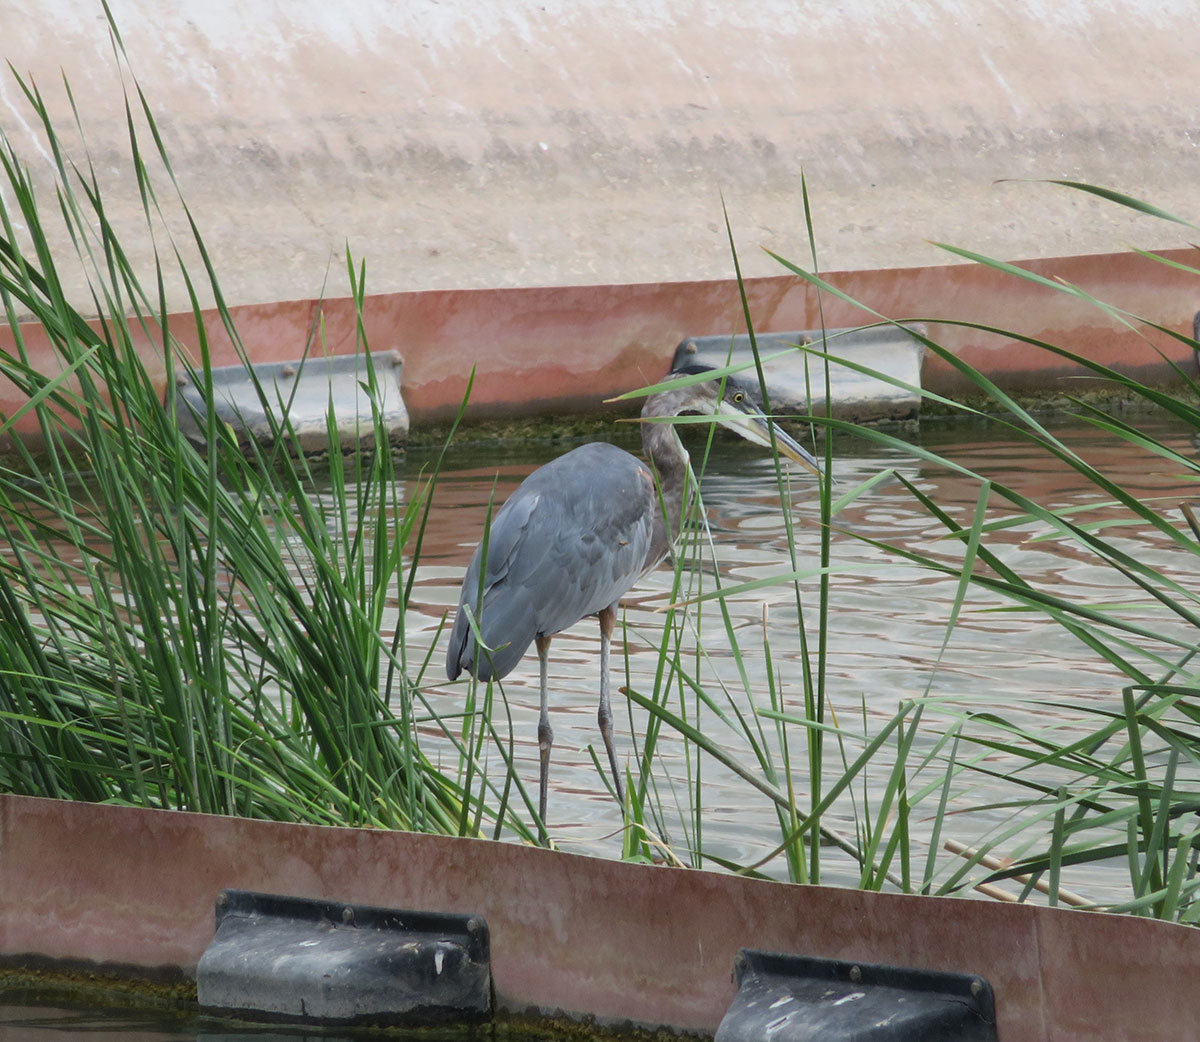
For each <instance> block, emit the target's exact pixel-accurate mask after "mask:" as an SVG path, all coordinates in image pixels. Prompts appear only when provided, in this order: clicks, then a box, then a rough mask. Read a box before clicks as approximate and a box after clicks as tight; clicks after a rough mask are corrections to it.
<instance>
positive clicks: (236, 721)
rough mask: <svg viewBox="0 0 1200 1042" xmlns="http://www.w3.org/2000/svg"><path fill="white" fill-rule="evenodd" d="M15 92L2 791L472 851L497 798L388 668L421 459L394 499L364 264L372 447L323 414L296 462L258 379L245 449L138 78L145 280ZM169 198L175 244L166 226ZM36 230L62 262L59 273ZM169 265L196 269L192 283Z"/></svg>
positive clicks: (86, 172) (417, 689)
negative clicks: (45, 348) (431, 746)
mask: <svg viewBox="0 0 1200 1042" xmlns="http://www.w3.org/2000/svg"><path fill="white" fill-rule="evenodd" d="M113 31H114V34H115V33H116V29H115V26H113ZM115 39H116V42H117V44H118V54H119V55H120V56H123V51H121V50H120V38H119V35H116V36H115ZM16 82H17V84H18V86H19V88H20V90H21V91H22V92H23V94H24V97H25V101H26V102H27V103H28V105H29V108H30V111H31V112H32V113H33V114H34V116H35V117H36V118H37V120H39V121H40V124H41V127H40V129H41V131H42V134H43V137H44V139H45V141H46V142H47V144H48V148H49V153H50V155H51V156H52V159H53V164H54V178H53V184H52V186H51V188H50V190H49V191H48V192H47V191H44V190H43V192H42V193H41V194H39V192H38V191H37V190H36V189H35V185H34V181H33V178H32V176H31V174H30V172H29V170H28V168H27V167H26V166H25V165H24V164H23V162H22V160H21V157H20V156H19V155H18V154H17V152H16V150H15V148H14V146H13V144H12V143H11V142H10V141H8V140H3V141H0V145H2V152H0V165H2V167H3V171H2V176H3V178H4V181H5V188H6V192H5V193H4V195H3V199H4V200H6V205H5V206H4V207H0V221H2V227H0V233H2V234H0V300H2V301H3V305H4V309H5V315H6V317H7V320H8V324H9V328H10V330H11V332H12V335H13V337H14V340H15V347H14V349H13V350H12V351H11V352H4V353H3V355H2V356H0V378H6V379H8V380H10V381H12V382H13V383H14V384H15V385H16V386H17V387H18V388H20V389H21V390H22V391H23V392H24V393H25V394H26V395H27V398H28V402H27V404H26V405H25V406H24V407H23V408H22V409H21V410H19V412H18V413H17V414H16V415H14V416H9V417H2V418H0V438H2V439H3V440H4V441H5V443H6V444H8V445H9V446H10V450H9V455H8V456H7V457H6V458H5V461H4V463H3V465H2V466H0V537H2V539H3V541H4V543H5V545H6V551H5V553H4V554H3V555H0V619H2V620H3V623H4V624H3V626H2V627H0V790H3V791H8V792H17V793H28V794H35V795H46V796H55V797H62V798H73V799H87V800H95V801H116V802H122V803H131V804H136V805H141V806H151V807H168V808H176V809H187V810H196V811H206V812H215V813H226V814H241V815H251V816H259V817H268V818H279V819H285V820H303V821H314V822H322V823H331V824H335V823H336V824H357V825H371V826H380V827H399V828H410V829H421V830H428V831H437V832H446V833H451V834H460V833H467V834H478V833H479V832H480V831H481V829H482V827H483V821H484V819H485V818H486V819H489V820H491V818H492V817H493V814H494V811H493V806H494V800H493V799H492V785H493V782H492V779H491V778H490V777H489V776H488V775H487V772H486V771H483V770H481V769H474V770H473V769H472V768H473V766H474V765H475V763H476V760H475V758H476V757H477V755H478V754H479V749H478V747H468V746H467V745H465V744H463V743H461V742H460V741H459V740H458V737H457V721H455V720H443V719H441V718H440V717H439V716H438V714H437V712H436V711H435V710H434V708H433V707H431V706H430V704H429V703H428V701H427V700H426V698H425V696H424V694H423V692H422V688H421V683H422V678H423V675H424V670H425V667H426V664H427V663H426V662H412V661H409V659H408V655H407V641H406V639H405V633H404V619H405V609H406V606H407V603H408V598H409V596H410V594H411V591H412V586H413V581H414V578H415V569H416V563H417V560H418V557H419V548H420V544H421V540H422V537H423V534H424V530H425V524H426V521H427V518H428V505H429V501H430V497H431V496H432V493H433V489H434V485H435V481H436V477H437V470H438V465H440V459H439V460H437V461H436V462H435V464H434V466H433V467H432V468H431V469H430V470H429V472H428V473H425V474H423V475H421V476H419V477H418V479H417V480H416V481H413V482H410V483H409V484H408V488H407V491H406V488H405V484H404V483H403V482H401V481H400V480H398V475H397V472H396V465H395V460H394V457H393V454H392V453H391V451H389V446H388V431H387V426H386V423H385V418H384V416H383V414H382V412H381V409H380V400H381V395H382V391H381V387H382V385H381V383H380V381H379V379H378V378H377V374H376V373H375V371H374V368H373V367H372V365H371V362H370V358H371V356H370V353H369V345H368V344H367V343H366V340H365V336H364V335H363V324H362V322H361V311H362V308H363V306H364V302H365V292H366V290H365V268H364V266H362V265H359V266H357V267H356V266H355V264H354V263H353V262H352V261H351V259H350V257H349V256H347V275H348V278H349V280H350V285H351V293H352V296H353V299H354V301H355V305H356V307H357V308H358V310H359V314H360V321H359V324H358V331H359V339H358V344H357V350H358V351H359V352H360V353H362V355H363V356H364V357H365V358H366V359H367V376H366V380H365V390H366V393H367V395H368V397H369V399H370V402H371V406H370V411H371V415H370V416H368V417H357V419H358V421H359V422H360V423H363V424H365V425H366V426H367V427H368V428H369V431H368V436H367V437H366V439H365V446H364V447H363V448H362V449H360V450H359V451H356V452H353V453H351V454H350V455H348V456H345V457H343V455H342V454H341V453H340V452H339V451H338V447H337V446H338V441H337V437H336V431H337V416H336V410H335V408H334V403H333V402H332V401H331V402H330V416H329V421H328V423H329V429H328V433H329V436H330V443H331V446H332V449H331V452H330V455H329V457H328V459H327V461H325V462H323V463H320V464H317V463H316V462H314V461H313V460H312V459H310V458H309V457H306V456H305V455H304V454H303V453H302V452H300V451H299V450H298V447H299V444H300V439H299V436H298V434H297V432H296V430H295V428H294V427H293V425H292V423H291V421H290V419H289V418H288V414H287V412H286V410H285V409H283V408H282V407H281V405H282V403H280V402H279V401H278V399H277V397H276V393H277V392H275V390H274V388H268V387H265V386H263V385H261V384H259V383H258V382H257V381H255V385H254V386H255V392H256V393H257V395H258V397H259V399H260V401H261V402H262V403H263V405H264V406H265V407H266V409H267V414H268V417H269V418H270V422H271V424H272V430H271V432H270V433H271V436H270V438H269V439H267V440H266V441H265V442H264V443H262V444H260V443H259V442H257V441H255V440H249V441H248V442H247V441H246V440H245V439H243V440H242V441H241V443H239V439H238V437H237V436H236V435H235V434H234V432H233V431H232V430H231V429H230V428H228V427H227V426H226V425H225V424H224V423H223V422H222V421H220V420H219V419H218V417H217V410H216V409H215V408H214V407H213V404H214V401H215V397H214V389H213V374H212V356H211V351H210V344H209V339H208V331H207V330H208V327H207V326H206V323H205V316H204V314H203V313H202V310H201V306H200V299H201V296H202V295H204V294H207V295H208V296H210V297H211V298H213V299H215V301H216V311H217V314H218V317H219V320H220V325H221V327H222V329H223V332H224V334H225V335H226V336H227V337H228V338H229V340H230V341H231V342H232V343H233V345H234V348H235V350H236V352H237V356H238V357H239V358H240V359H241V361H242V362H243V363H246V364H247V365H248V363H249V359H248V356H247V353H246V351H245V348H244V346H243V345H242V343H241V340H240V339H239V337H238V334H237V329H236V325H235V322H234V319H233V316H232V314H231V312H230V310H229V308H228V307H227V306H226V304H225V301H224V298H223V295H222V293H221V289H220V285H219V282H218V280H217V277H216V273H215V272H214V271H213V269H212V265H211V263H210V261H209V259H208V254H207V251H206V249H205V245H204V240H203V238H202V237H201V235H200V233H199V230H198V227H197V222H196V221H195V220H194V219H193V217H192V214H191V212H190V211H189V210H188V208H187V204H186V202H185V201H184V200H183V198H182V195H181V194H179V193H178V189H177V185H176V184H175V178H174V172H173V171H172V169H171V166H170V161H169V158H168V156H167V154H166V152H165V150H164V149H163V146H162V141H161V137H160V135H159V133H158V129H157V125H156V124H155V121H154V116H153V114H152V112H151V109H150V106H149V104H148V103H147V100H146V98H145V97H144V96H143V95H142V93H141V90H140V88H139V87H137V85H136V79H133V78H131V80H130V82H132V83H133V85H134V86H133V88H132V90H131V91H127V93H126V96H125V105H126V111H127V114H128V117H129V118H128V127H129V149H130V159H131V169H132V170H133V172H134V176H135V177H136V179H137V183H138V188H139V191H140V196H141V200H142V205H143V208H144V213H145V217H146V222H147V227H148V228H149V229H150V234H152V235H154V236H155V237H156V241H157V243H158V250H157V251H156V256H159V258H160V259H159V261H158V262H157V263H156V267H155V270H153V271H151V272H149V273H148V276H149V277H148V278H147V277H146V276H147V273H145V272H138V271H135V270H134V268H133V266H132V265H131V263H130V261H129V260H128V258H127V255H126V253H125V251H124V250H123V248H122V246H121V243H120V241H119V238H118V235H117V232H116V230H115V229H114V227H113V226H112V224H111V223H110V221H109V219H108V216H107V209H106V205H105V203H106V200H105V196H104V193H103V192H102V190H101V188H100V184H99V179H98V178H97V176H96V172H95V170H94V169H93V168H92V166H91V162H90V159H89V158H88V157H87V155H86V152H85V154H84V157H83V159H82V160H81V161H80V160H72V159H70V158H68V156H67V151H66V148H65V146H64V145H63V143H62V137H61V134H60V133H59V130H58V128H56V127H55V126H54V125H53V124H52V122H51V120H50V117H49V114H48V107H47V105H46V103H45V100H44V98H43V97H42V95H41V94H40V93H39V91H38V89H37V88H36V87H35V86H34V85H32V84H30V83H27V82H25V81H24V80H22V79H20V78H19V77H17V78H16ZM68 90H69V88H68ZM139 128H140V129H139ZM78 129H79V130H80V132H82V127H79V128H78ZM146 140H148V141H149V142H150V146H149V148H147V147H146ZM164 183H165V184H167V185H168V186H170V187H171V188H172V190H173V192H174V197H173V200H172V201H173V204H174V205H175V206H176V207H177V208H178V211H179V212H181V213H182V214H183V216H184V217H185V219H186V223H187V225H188V227H189V228H190V229H191V234H190V236H189V238H188V240H187V241H186V242H182V243H181V242H177V241H176V240H175V239H173V238H172V237H171V236H170V234H169V233H168V232H166V231H165V229H166V227H167V220H166V217H165V215H164V211H163V208H162V204H160V200H159V193H160V192H161V191H162V189H161V185H162V184H164ZM156 186H159V187H156ZM47 196H49V197H50V198H52V199H53V200H54V204H55V205H52V206H47V205H45V203H44V201H43V200H44V199H45V198H46V197H47ZM8 200H12V206H11V208H10V207H9V206H8V205H7V201H8ZM55 221H58V222H62V223H63V224H65V226H66V229H67V231H68V232H69V234H70V238H71V241H72V242H74V243H75V256H73V257H62V256H54V255H53V254H52V251H51V249H50V247H49V243H50V242H52V241H54V240H53V231H54V228H53V223H52V222H55ZM159 251H161V252H159ZM185 253H195V254H196V255H198V256H199V257H200V265H201V268H202V271H201V273H200V275H199V276H198V277H196V276H194V275H193V274H192V272H191V271H189V270H188V268H187V266H186V265H185V263H184V260H183V256H184V254H185ZM163 255H165V256H167V257H169V258H171V259H172V260H173V262H174V264H175V265H176V267H177V268H178V269H179V271H180V273H181V275H182V280H183V284H184V285H185V286H186V289H187V292H188V295H189V300H190V305H191V313H190V323H189V326H190V329H191V332H192V333H193V335H194V337H195V339H196V341H197V342H198V344H199V349H198V352H197V355H196V356H195V357H189V355H188V354H187V353H186V352H185V351H183V350H182V349H181V348H180V347H179V343H178V340H177V332H178V327H176V328H175V329H172V326H171V323H172V322H176V323H178V322H179V321H180V318H179V316H177V315H176V316H174V317H172V318H169V317H168V316H169V315H171V312H170V310H169V307H168V302H167V299H166V292H165V289H164V287H165V285H166V284H167V281H168V279H167V276H166V271H165V266H166V265H165V261H163V260H162V259H161V258H162V256H163ZM71 265H82V266H83V268H84V270H85V271H86V273H87V279H88V284H89V286H90V287H91V293H92V305H93V307H94V310H95V313H96V314H97V315H98V316H99V317H98V318H97V319H95V320H92V321H88V320H86V319H85V318H84V317H83V315H82V314H81V313H80V312H79V311H78V310H76V308H75V307H74V306H73V305H72V304H71V303H70V302H68V299H67V292H66V290H65V288H64V281H65V278H66V272H67V271H68V268H69V266H71ZM25 317H29V318H32V319H33V320H34V322H36V323H37V324H38V325H40V327H41V329H42V330H44V331H45V335H46V336H48V337H49V339H50V342H51V344H52V346H53V351H54V355H55V358H56V365H55V367H54V371H53V372H42V371H40V370H39V367H38V366H36V365H35V364H34V363H33V361H32V358H33V355H32V354H31V350H30V347H29V345H27V344H26V342H25V340H24V337H23V334H22V327H21V325H20V324H19V319H21V318H25ZM322 346H323V345H322V343H321V338H320V330H319V327H318V328H315V329H314V330H313V333H312V335H311V336H310V338H309V341H308V343H307V344H298V345H296V347H297V353H298V354H299V355H302V356H303V359H304V361H301V363H300V365H301V367H303V365H304V364H305V361H307V360H308V359H309V358H315V357H317V356H318V355H319V354H320V352H321V350H322ZM156 355H157V358H158V359H159V360H160V361H161V363H162V365H163V367H164V368H165V371H166V374H167V387H168V388H173V387H174V378H175V377H176V376H180V377H184V376H186V377H187V378H188V379H190V380H191V381H192V382H194V383H195V385H196V386H197V387H198V388H199V389H200V390H201V393H202V396H203V398H204V400H205V403H206V408H205V409H204V410H203V411H202V415H200V416H199V417H198V421H199V422H200V424H201V429H202V433H203V437H202V439H201V440H202V444H199V445H194V444H192V443H191V442H190V441H189V440H188V438H187V437H185V436H184V435H183V434H182V433H181V431H180V425H179V419H180V417H179V411H180V410H181V409H184V408H187V407H186V406H184V405H182V404H179V403H178V402H177V400H176V398H175V396H174V394H173V393H166V394H164V389H163V386H162V382H161V380H158V381H156V380H155V378H154V377H153V375H152V372H151V370H150V369H149V368H148V366H147V362H146V360H145V359H146V358H154V357H155V356H156ZM64 548H65V549H64ZM390 614H394V615H395V617H396V618H397V620H398V621H397V623H396V627H397V628H396V630H395V632H394V633H393V634H391V635H387V634H386V632H385V630H386V627H385V625H384V623H385V617H387V616H389V615H390ZM430 728H432V729H433V730H434V731H435V732H440V734H441V735H442V736H443V737H444V739H445V741H444V743H443V744H448V746H449V747H450V748H451V749H452V750H455V755H456V758H457V760H458V762H457V763H456V764H451V765H450V766H449V768H448V769H445V770H443V769H438V768H437V767H435V765H434V764H433V763H432V762H431V761H430V759H429V756H428V755H427V751H426V749H425V748H424V745H423V743H422V740H421V734H422V730H423V729H424V730H426V731H427V730H429V729H430ZM501 818H502V819H503V821H504V824H505V827H508V828H511V829H512V830H513V831H514V832H515V834H517V835H527V831H526V829H525V826H524V825H523V824H522V823H521V822H520V821H519V820H516V819H513V820H511V821H509V820H507V817H505V816H504V815H503V814H502V813H501ZM497 827H500V821H498V822H497Z"/></svg>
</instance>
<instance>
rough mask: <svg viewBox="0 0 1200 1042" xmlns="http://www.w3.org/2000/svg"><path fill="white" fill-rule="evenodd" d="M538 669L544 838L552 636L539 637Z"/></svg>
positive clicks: (540, 799) (550, 731)
mask: <svg viewBox="0 0 1200 1042" xmlns="http://www.w3.org/2000/svg"><path fill="white" fill-rule="evenodd" d="M537 653H538V669H539V673H540V674H541V689H542V690H541V694H542V715H541V717H539V719H538V753H539V755H540V756H541V760H542V772H541V785H540V787H539V789H538V816H539V817H540V818H541V819H542V838H543V839H545V838H546V789H547V788H548V787H549V784H550V747H551V746H552V745H553V744H554V730H553V729H552V728H551V727H550V713H549V712H548V711H547V708H546V661H547V659H548V658H549V655H550V638H549V637H538V638H537Z"/></svg>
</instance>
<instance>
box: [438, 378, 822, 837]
mask: <svg viewBox="0 0 1200 1042" xmlns="http://www.w3.org/2000/svg"><path fill="white" fill-rule="evenodd" d="M711 371H712V370H711V369H709V368H708V367H706V366H686V367H682V368H680V369H677V370H675V371H674V372H672V373H671V374H670V377H669V379H674V378H676V377H681V376H686V375H690V374H698V373H703V372H711ZM722 384H723V393H722ZM748 392H749V388H748V387H747V386H746V385H744V384H742V383H739V382H738V381H737V380H735V379H734V378H732V377H730V378H728V379H726V380H725V381H724V383H723V382H722V380H721V379H716V378H714V379H711V380H707V381H704V382H700V383H693V384H691V385H689V386H685V387H678V388H673V389H668V390H664V391H661V392H659V393H658V394H654V395H651V396H649V397H648V398H647V399H646V403H645V406H644V407H643V408H642V418H643V420H653V419H654V418H656V417H665V416H678V415H680V414H682V413H699V414H701V415H712V417H713V419H714V420H715V421H716V422H717V423H720V424H721V425H723V426H725V427H728V428H730V429H731V430H734V431H736V432H737V433H738V434H740V435H741V436H742V437H743V438H746V439H747V440H749V441H752V442H755V443H756V444H758V445H763V446H767V447H769V446H770V444H771V440H770V434H771V431H772V430H773V431H774V434H775V444H776V446H777V447H778V449H779V451H780V452H781V453H782V454H783V455H785V456H787V457H788V458H789V459H792V460H794V461H795V462H797V463H799V464H801V465H802V466H804V467H806V468H808V469H809V470H811V471H813V472H814V473H817V474H819V473H820V467H819V465H818V464H817V461H816V460H815V459H814V458H813V456H812V455H811V454H810V453H809V452H808V451H807V450H805V449H804V448H802V447H801V446H800V445H799V444H797V443H796V441H795V440H794V439H793V438H791V437H790V436H789V435H788V434H787V433H785V432H784V431H783V430H781V429H780V428H779V427H777V426H775V424H773V423H771V422H770V421H769V420H768V419H767V418H766V416H764V415H763V413H762V410H761V409H759V408H758V406H757V405H756V404H755V402H754V400H753V395H752V394H750V393H748ZM642 444H643V447H644V448H645V452H646V455H647V457H649V460H650V463H651V465H652V468H653V469H651V466H647V465H646V464H645V463H643V462H642V461H641V460H639V459H638V458H637V457H636V456H632V455H630V454H629V453H628V452H626V451H625V450H624V449H619V448H617V447H616V446H615V445H609V444H607V443H604V442H593V443H590V444H587V445H581V446H579V448H577V449H572V450H571V451H570V452H568V453H565V454H564V455H562V456H559V457H558V458H557V459H555V460H551V461H550V462H549V463H547V464H545V465H544V466H542V467H539V468H538V469H537V470H535V471H534V472H533V473H532V474H530V475H529V477H527V478H526V479H525V480H524V481H522V482H521V485H520V487H519V488H518V489H517V490H516V492H514V493H513V494H512V495H511V496H509V498H508V500H507V501H506V502H505V503H504V505H503V506H502V507H501V508H500V509H499V510H498V511H497V512H496V515H495V517H493V518H492V524H491V528H490V530H489V532H488V536H487V540H486V547H487V574H486V576H484V579H483V583H482V585H481V584H480V575H479V571H480V567H481V561H482V559H483V555H484V543H482V542H481V543H480V545H479V546H478V547H477V548H476V550H475V554H474V556H473V557H472V558H471V563H470V565H469V566H468V568H467V572H466V575H465V577H464V578H463V584H462V595H461V596H460V598H459V602H458V615H457V617H456V618H455V620H454V629H453V631H452V632H451V634H450V647H449V650H448V652H447V655H446V675H447V676H448V677H449V678H450V679H451V680H454V679H456V678H457V677H458V675H459V673H461V672H462V670H464V669H466V670H468V671H469V672H471V673H472V674H474V675H475V676H476V677H478V678H479V679H480V680H484V681H486V680H491V679H493V678H497V679H498V678H501V677H505V676H507V675H508V673H509V672H510V671H511V670H512V668H513V667H514V666H516V664H517V663H518V662H519V661H520V660H521V657H522V656H523V655H524V654H525V651H526V649H528V647H529V645H530V643H531V642H533V641H536V642H537V650H538V660H539V665H540V673H541V680H540V682H541V717H540V720H539V722H538V750H539V753H540V756H541V775H540V791H539V796H538V810H539V813H540V816H541V820H542V823H543V826H544V823H545V820H546V786H547V781H548V778H549V772H550V747H551V745H552V743H553V741H554V732H553V731H552V730H551V727H550V717H549V714H548V713H547V706H546V702H547V694H546V660H547V655H548V653H549V650H550V640H551V638H552V637H553V636H554V634H556V633H559V632H561V631H562V630H565V629H566V628H567V627H568V626H571V625H573V624H574V623H576V622H578V621H579V620H580V619H582V618H585V617H586V616H588V615H597V616H599V619H600V709H599V712H598V714H597V716H598V719H599V722H600V734H601V735H602V736H603V738H604V746H605V748H606V749H607V750H608V762H609V766H610V767H611V768H612V772H613V781H614V782H615V783H616V789H617V798H618V799H619V800H621V802H622V805H623V804H624V792H623V790H622V787H621V775H620V771H618V769H617V756H616V753H615V751H614V750H613V740H612V709H611V707H610V704H609V667H608V653H609V642H610V639H611V637H612V632H613V627H614V626H615V624H616V619H617V602H618V601H619V600H620V598H621V595H622V594H624V593H625V592H626V591H627V590H628V589H629V588H630V587H631V586H633V584H634V583H636V582H637V581H638V579H640V578H641V577H642V576H643V575H645V574H646V573H647V572H649V571H650V570H651V569H653V568H654V567H656V566H657V565H658V564H659V562H661V561H662V560H663V558H664V557H666V555H667V552H668V551H669V550H670V549H671V546H672V545H673V544H674V541H675V538H676V537H677V536H678V535H679V530H680V524H681V522H682V519H683V517H684V516H685V514H686V507H687V505H688V504H689V502H690V492H689V489H690V485H691V483H690V481H689V467H688V454H687V451H686V450H685V449H684V447H683V445H682V443H681V442H680V440H679V436H678V434H676V432H675V427H674V425H673V424H664V423H654V422H649V423H644V424H643V425H642ZM655 474H657V475H658V483H659V484H658V487H656V485H655ZM659 487H660V488H661V490H662V498H661V504H662V506H665V508H666V517H664V516H663V512H662V509H661V507H660V499H659V491H658V488H659ZM481 593H482V599H481V598H480V594H481ZM467 606H470V608H471V614H472V615H473V616H474V618H475V620H476V625H477V627H478V631H479V634H480V635H481V636H482V638H483V643H484V644H485V645H486V648H489V649H491V650H490V651H488V650H482V653H481V649H480V647H479V645H478V644H477V642H476V639H475V634H474V633H473V632H472V628H471V625H470V622H469V620H468V613H467V612H466V611H465V610H464V608H465V607H467Z"/></svg>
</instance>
